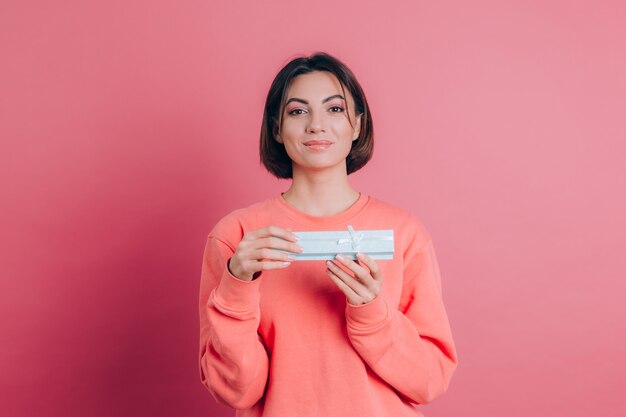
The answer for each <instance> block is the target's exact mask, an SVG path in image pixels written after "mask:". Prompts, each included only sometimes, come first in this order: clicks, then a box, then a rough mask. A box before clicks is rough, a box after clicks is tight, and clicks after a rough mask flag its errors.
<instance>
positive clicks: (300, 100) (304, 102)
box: [285, 94, 346, 106]
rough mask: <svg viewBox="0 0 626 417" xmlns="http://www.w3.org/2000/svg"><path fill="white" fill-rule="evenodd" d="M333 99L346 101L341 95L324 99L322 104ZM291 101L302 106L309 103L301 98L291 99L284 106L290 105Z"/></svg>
mask: <svg viewBox="0 0 626 417" xmlns="http://www.w3.org/2000/svg"><path fill="white" fill-rule="evenodd" d="M334 98H340V99H342V100H343V101H346V99H345V97H344V96H342V95H341V94H335V95H334V96H330V97H326V98H325V99H324V100H322V103H326V102H327V101H330V100H332V99H334ZM292 101H297V102H299V103H302V104H309V102H308V101H306V100H305V99H303V98H298V97H291V98H290V99H289V100H287V101H286V102H285V106H286V105H287V104H289V103H291V102H292Z"/></svg>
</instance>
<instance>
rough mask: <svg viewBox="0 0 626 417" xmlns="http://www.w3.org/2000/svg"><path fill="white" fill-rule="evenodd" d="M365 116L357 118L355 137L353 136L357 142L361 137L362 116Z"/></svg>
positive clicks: (359, 115)
mask: <svg viewBox="0 0 626 417" xmlns="http://www.w3.org/2000/svg"><path fill="white" fill-rule="evenodd" d="M362 115H363V114H362V113H361V114H358V115H357V116H356V122H355V123H354V135H352V140H353V141H355V140H357V139H358V138H359V135H360V134H361V116H362Z"/></svg>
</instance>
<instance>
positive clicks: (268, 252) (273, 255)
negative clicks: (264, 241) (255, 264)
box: [251, 248, 296, 262]
mask: <svg viewBox="0 0 626 417" xmlns="http://www.w3.org/2000/svg"><path fill="white" fill-rule="evenodd" d="M251 256H252V259H255V260H259V261H260V260H267V261H283V262H292V261H295V260H296V257H295V256H294V255H292V254H290V253H287V252H281V251H277V250H272V249H268V248H261V249H256V250H254V251H253V252H252V254H251Z"/></svg>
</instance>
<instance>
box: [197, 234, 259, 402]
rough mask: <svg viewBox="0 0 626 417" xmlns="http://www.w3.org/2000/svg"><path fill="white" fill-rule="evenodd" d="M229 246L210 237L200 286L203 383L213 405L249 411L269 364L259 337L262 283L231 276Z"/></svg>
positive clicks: (257, 398) (201, 374)
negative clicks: (260, 290)
mask: <svg viewBox="0 0 626 417" xmlns="http://www.w3.org/2000/svg"><path fill="white" fill-rule="evenodd" d="M233 253H234V249H233V248H232V247H231V245H229V244H227V243H225V242H224V241H221V240H220V239H218V238H216V237H213V236H209V238H208V240H207V244H206V248H205V252H204V261H203V264H202V278H201V284H200V378H201V380H202V383H203V384H204V385H205V386H206V387H207V388H208V389H209V391H210V392H211V394H213V396H214V397H215V399H216V400H217V401H219V402H221V403H223V404H226V405H228V406H230V407H233V408H238V409H241V408H249V407H251V406H252V405H254V404H255V403H256V402H257V401H259V400H260V399H261V397H262V396H263V391H264V389H265V385H266V383H267V378H268V366H269V359H268V356H267V352H266V350H265V347H264V345H263V341H262V340H261V337H260V336H259V335H258V333H257V329H258V327H259V321H260V318H261V314H260V310H259V284H260V278H259V279H257V280H253V281H244V280H241V279H238V278H236V277H234V276H233V275H232V274H231V273H230V272H229V270H228V266H227V264H228V260H229V259H230V257H231V256H232V255H233Z"/></svg>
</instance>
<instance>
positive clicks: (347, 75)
mask: <svg viewBox="0 0 626 417" xmlns="http://www.w3.org/2000/svg"><path fill="white" fill-rule="evenodd" d="M313 71H326V72H330V73H331V74H333V75H335V76H336V77H337V79H338V80H339V82H340V84H341V89H342V91H344V96H345V90H343V89H344V86H345V88H347V89H348V91H350V94H351V95H352V97H353V99H354V107H355V114H356V115H359V114H360V115H361V130H360V133H359V137H358V138H357V139H356V140H355V141H353V142H352V148H351V149H350V153H349V154H348V156H347V157H346V166H347V171H348V174H352V173H353V172H355V171H357V170H359V169H360V168H362V167H363V166H364V165H365V164H366V163H367V161H369V160H370V158H371V157H372V153H373V150H374V126H373V124H372V116H371V114H370V109H369V106H368V104H367V99H366V98H365V93H364V92H363V89H362V88H361V85H360V84H359V82H358V81H357V79H356V77H355V76H354V74H353V73H352V71H350V69H349V68H348V67H347V66H346V65H345V64H344V63H343V62H341V61H339V60H338V59H337V58H335V57H333V56H331V55H329V54H327V53H324V52H318V53H315V54H313V55H311V56H309V57H300V58H295V59H293V60H291V61H290V62H289V63H287V65H285V66H284V67H283V68H282V69H281V70H280V71H279V72H278V74H277V75H276V77H275V78H274V81H273V82H272V85H271V87H270V90H269V92H268V93H267V98H266V100H265V110H264V112H263V124H262V125H261V141H260V149H259V151H260V155H261V162H262V163H263V165H265V168H267V170H268V171H269V172H271V173H272V174H273V175H274V176H276V177H277V178H291V177H292V175H293V172H292V165H291V159H290V158H289V155H287V151H285V146H284V145H283V144H281V143H278V141H276V134H277V133H278V127H279V126H280V125H281V123H282V113H283V108H284V102H285V98H286V95H287V90H288V89H289V86H290V85H291V82H292V81H293V79H294V78H296V77H297V76H298V75H302V74H307V73H310V72H313ZM347 105H348V103H347V102H346V106H347ZM346 110H348V109H347V107H346ZM348 114H349V112H348ZM348 120H350V118H349V116H348ZM350 124H351V125H352V121H351V120H350Z"/></svg>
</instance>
